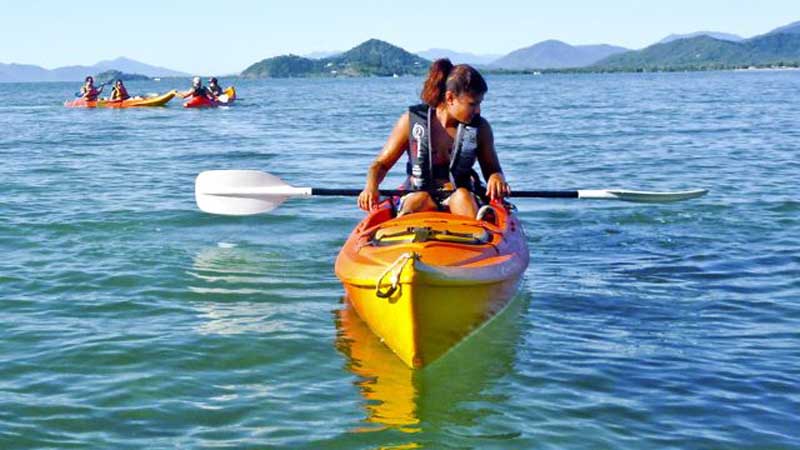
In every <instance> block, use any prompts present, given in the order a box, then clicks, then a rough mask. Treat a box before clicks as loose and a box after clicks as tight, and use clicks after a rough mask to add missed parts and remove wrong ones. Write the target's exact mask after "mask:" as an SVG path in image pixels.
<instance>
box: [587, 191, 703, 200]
mask: <svg viewBox="0 0 800 450" xmlns="http://www.w3.org/2000/svg"><path fill="white" fill-rule="evenodd" d="M707 193H708V189H693V190H690V191H675V192H653V191H630V190H626V189H600V190H580V191H578V198H582V199H589V200H622V201H626V202H636V203H670V202H679V201H681V200H689V199H692V198H697V197H702V196H704V195H706V194H707Z"/></svg>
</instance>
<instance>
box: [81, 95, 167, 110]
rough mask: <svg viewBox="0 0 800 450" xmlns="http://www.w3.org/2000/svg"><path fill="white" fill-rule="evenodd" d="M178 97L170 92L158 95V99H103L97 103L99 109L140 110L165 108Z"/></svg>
mask: <svg viewBox="0 0 800 450" xmlns="http://www.w3.org/2000/svg"><path fill="white" fill-rule="evenodd" d="M175 95H177V91H169V92H167V93H166V94H163V95H158V96H156V97H147V98H142V97H131V98H129V99H127V100H106V99H101V100H98V101H97V107H98V108H139V107H146V106H164V105H166V104H167V103H168V102H169V101H170V100H172V98H173V97H175Z"/></svg>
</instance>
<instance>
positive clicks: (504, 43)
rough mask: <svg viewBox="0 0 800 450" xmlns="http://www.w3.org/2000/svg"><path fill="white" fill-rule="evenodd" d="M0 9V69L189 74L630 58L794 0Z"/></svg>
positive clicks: (741, 25)
mask: <svg viewBox="0 0 800 450" xmlns="http://www.w3.org/2000/svg"><path fill="white" fill-rule="evenodd" d="M163 3H164V4H162V1H151V0H142V1H136V2H122V1H118V2H102V1H100V2H65V1H47V0H23V1H12V0H9V1H6V0H3V1H2V5H0V6H2V8H0V11H2V17H3V21H2V26H0V39H2V40H1V41H0V42H2V43H1V44H0V62H3V63H11V62H16V63H23V64H36V65H40V66H43V67H46V68H49V69H52V68H54V67H58V66H64V65H73V64H85V65H90V64H94V63H96V62H98V61H100V60H104V59H113V58H115V57H117V56H127V57H130V58H133V59H136V60H138V61H142V62H145V63H148V64H155V65H159V66H164V67H168V68H172V69H176V70H181V71H185V72H189V73H201V74H212V73H216V74H226V73H234V72H240V71H241V70H243V69H244V68H245V67H247V66H248V65H250V64H252V63H254V62H256V61H259V60H261V59H264V58H267V57H271V56H276V55H280V54H286V53H295V54H306V53H309V52H314V51H327V50H347V49H349V48H351V47H353V46H355V45H357V44H359V43H361V42H363V41H365V40H367V39H369V38H378V39H382V40H385V41H388V42H390V43H392V44H395V45H398V46H400V47H403V48H405V49H406V50H410V51H420V50H426V49H428V48H432V47H436V48H448V49H452V50H457V51H469V52H472V53H480V54H487V53H491V54H505V53H508V52H510V51H512V50H516V49H518V48H522V47H527V46H529V45H532V44H534V43H536V42H539V41H542V40H545V39H559V40H562V41H565V42H568V43H570V44H596V43H608V44H615V45H622V46H624V47H629V48H641V47H645V46H647V45H650V44H652V43H654V42H655V41H658V40H660V39H661V38H663V37H664V36H666V35H668V34H670V33H688V32H693V31H699V30H710V31H723V32H729V33H734V34H738V35H741V36H744V37H751V36H753V35H756V34H761V33H764V32H767V31H769V30H771V29H773V28H776V27H778V26H782V25H785V24H788V23H790V22H794V21H797V20H800V0H760V1H755V0H659V1H635V0H592V1H588V0H553V1H547V2H541V1H539V2H534V1H531V0H484V1H474V0H462V1H460V2H453V1H440V0H428V1H417V0H397V1H350V0H328V1H302V0H298V1H286V0H282V1H279V2H271V1H256V0H228V1H226V2H221V1H220V2H209V1H204V0H196V1H192V2H189V1H172V2H170V1H168V0H164V1H163Z"/></svg>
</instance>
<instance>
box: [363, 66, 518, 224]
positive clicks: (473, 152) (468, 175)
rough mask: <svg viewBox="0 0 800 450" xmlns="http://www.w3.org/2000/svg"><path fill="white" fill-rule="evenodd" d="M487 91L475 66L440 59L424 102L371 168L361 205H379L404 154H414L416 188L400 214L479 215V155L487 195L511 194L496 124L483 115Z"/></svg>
mask: <svg viewBox="0 0 800 450" xmlns="http://www.w3.org/2000/svg"><path fill="white" fill-rule="evenodd" d="M487 90H488V87H487V85H486V81H485V80H484V79H483V77H482V76H481V74H480V73H479V72H478V71H477V70H475V69H474V68H473V67H471V66H469V65H466V64H459V65H457V66H453V64H452V63H451V62H450V60H449V59H439V60H436V61H434V62H433V64H431V67H430V70H429V72H428V78H427V79H426V80H425V83H424V84H423V86H422V93H421V94H420V97H421V98H422V101H423V102H424V103H423V104H420V105H416V106H412V107H410V108H409V109H408V112H406V113H405V114H403V115H402V116H400V119H399V120H398V121H397V123H396V124H395V126H394V129H393V130H392V133H391V134H390V135H389V138H388V139H387V141H386V144H384V146H383V150H382V151H381V153H380V154H379V155H378V157H377V158H375V161H374V162H373V163H372V164H371V165H370V167H369V171H368V172H367V182H366V187H365V188H364V190H363V191H362V192H361V194H360V195H359V196H358V206H359V207H360V208H362V209H364V210H370V209H372V208H374V207H375V206H376V205H377V204H378V201H379V199H380V194H379V192H378V186H379V185H380V183H381V181H383V179H384V178H385V177H386V174H387V173H388V172H389V169H391V168H392V166H394V165H395V163H397V161H398V160H399V159H400V157H401V156H402V155H403V153H407V154H408V163H407V164H406V173H407V174H408V180H407V181H406V183H405V188H407V189H410V190H412V191H414V192H412V193H409V194H406V195H405V196H404V197H403V198H402V200H401V202H400V210H399V212H398V215H403V214H408V213H412V212H420V211H435V210H444V209H449V210H450V212H451V213H453V214H458V215H463V216H469V217H475V214H476V213H477V211H478V203H477V201H476V197H475V194H474V191H475V189H476V186H475V182H476V181H477V180H475V178H476V177H474V174H475V172H474V171H473V170H472V166H473V164H474V163H475V161H476V160H477V161H478V163H479V164H480V167H481V172H483V176H484V178H485V179H486V196H487V197H489V198H490V199H497V198H502V197H504V196H506V195H508V194H509V193H510V192H511V190H510V188H509V186H508V183H506V180H505V177H504V176H503V171H502V169H501V168H500V162H499V160H498V158H497V153H496V152H495V149H494V136H493V135H492V127H491V126H490V125H489V122H487V121H486V119H484V118H483V117H481V116H480V112H481V102H482V101H483V96H484V94H485V93H486V91H487Z"/></svg>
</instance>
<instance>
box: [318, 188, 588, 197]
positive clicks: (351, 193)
mask: <svg viewBox="0 0 800 450" xmlns="http://www.w3.org/2000/svg"><path fill="white" fill-rule="evenodd" d="M409 192H410V191H400V190H381V191H380V193H381V195H383V196H384V197H392V196H402V195H406V194H408V193H409ZM360 193H361V189H323V188H312V189H311V195H319V196H322V197H334V196H341V197H356V196H358V194H360ZM511 197H516V198H578V191H513V192H512V193H511Z"/></svg>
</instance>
